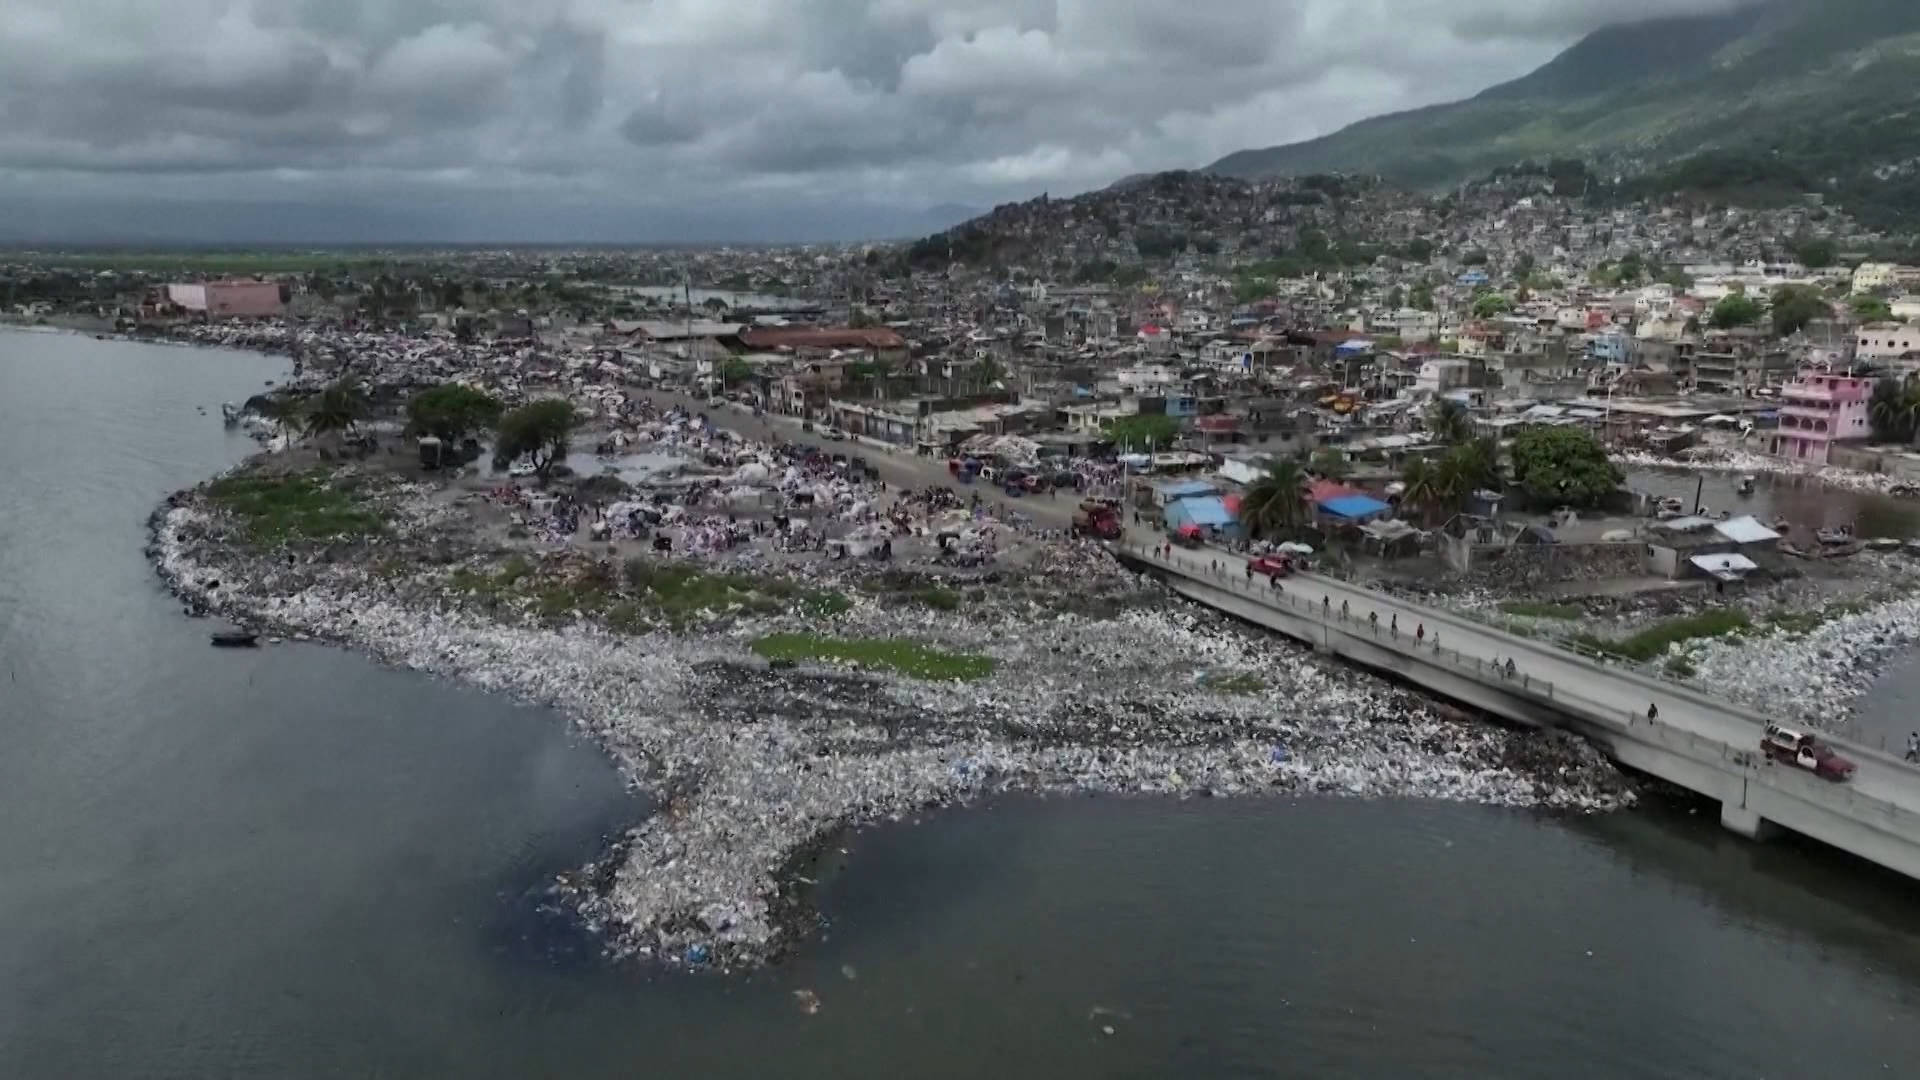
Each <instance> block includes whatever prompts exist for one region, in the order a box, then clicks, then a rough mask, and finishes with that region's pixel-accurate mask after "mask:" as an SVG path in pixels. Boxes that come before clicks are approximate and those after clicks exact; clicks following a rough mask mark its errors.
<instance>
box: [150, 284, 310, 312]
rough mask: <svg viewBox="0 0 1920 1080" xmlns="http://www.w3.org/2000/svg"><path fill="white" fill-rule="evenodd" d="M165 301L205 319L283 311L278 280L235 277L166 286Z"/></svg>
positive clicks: (283, 301)
mask: <svg viewBox="0 0 1920 1080" xmlns="http://www.w3.org/2000/svg"><path fill="white" fill-rule="evenodd" d="M166 303H167V304H168V305H170V306H172V307H174V308H177V309H179V310H180V311H181V312H183V313H185V314H187V315H199V316H204V317H206V318H209V319H270V318H274V317H276V316H278V315H280V314H282V313H283V312H285V310H286V301H285V300H284V299H283V298H282V296H281V293H280V283H279V282H277V281H250V280H242V279H238V278H226V279H222V280H219V281H206V282H184V283H178V284H172V285H168V286H167V288H166Z"/></svg>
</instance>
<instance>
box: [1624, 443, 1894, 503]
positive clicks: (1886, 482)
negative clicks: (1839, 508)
mask: <svg viewBox="0 0 1920 1080" xmlns="http://www.w3.org/2000/svg"><path fill="white" fill-rule="evenodd" d="M1611 456H1612V458H1613V460H1614V461H1615V462H1617V463H1619V464H1620V465H1623V466H1627V467H1631V468H1641V469H1682V470H1686V471H1689V472H1725V473H1748V474H1753V475H1765V476H1793V477H1802V478H1805V479H1810V480H1816V481H1818V482H1820V483H1822V484H1827V485H1829V486H1832V487H1836V488H1842V489H1845V490H1847V491H1861V492H1870V493H1874V494H1880V495H1884V494H1887V493H1888V492H1890V491H1892V490H1893V489H1894V488H1896V487H1901V486H1903V483H1904V482H1903V481H1901V480H1900V479H1899V478H1898V477H1895V476H1889V475H1887V474H1885V473H1869V472H1861V471H1860V470H1858V469H1845V468H1841V467H1840V466H1837V465H1821V466H1807V465H1804V464H1796V463H1795V462H1793V461H1791V460H1789V459H1787V458H1780V457H1774V456H1772V455H1768V454H1755V453H1751V452H1749V451H1745V450H1736V449H1731V448H1726V447H1714V446H1700V447H1694V448H1692V449H1690V450H1685V451H1682V452H1681V453H1680V454H1679V456H1677V457H1668V456H1665V455H1662V454H1650V453H1647V452H1645V451H1641V450H1619V451H1615V452H1614V453H1613V454H1612V455H1611Z"/></svg>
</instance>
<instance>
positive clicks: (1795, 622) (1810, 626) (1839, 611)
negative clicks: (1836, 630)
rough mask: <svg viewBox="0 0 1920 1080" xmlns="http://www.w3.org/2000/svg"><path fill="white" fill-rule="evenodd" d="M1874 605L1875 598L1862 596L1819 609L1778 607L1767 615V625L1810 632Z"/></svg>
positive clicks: (1802, 632) (1799, 632)
mask: <svg viewBox="0 0 1920 1080" xmlns="http://www.w3.org/2000/svg"><path fill="white" fill-rule="evenodd" d="M1873 605H1874V600H1873V599H1872V598H1868V597H1862V598H1860V599H1856V600H1841V601H1837V602H1835V603H1832V604H1828V605H1827V606H1826V607H1823V608H1821V609H1820V610H1818V611H1789V610H1788V609H1786V608H1776V609H1775V610H1774V611H1772V612H1770V613H1769V614H1768V615H1767V627H1768V628H1769V629H1773V630H1783V631H1785V632H1787V633H1789V634H1810V633H1812V632H1814V631H1815V630H1818V629H1820V628H1821V627H1822V626H1825V625H1826V624H1828V623H1830V622H1832V621H1834V620H1835V619H1841V618H1845V617H1846V616H1848V615H1858V614H1860V613H1861V612H1863V611H1865V610H1867V609H1868V608H1870V607H1872V606H1873Z"/></svg>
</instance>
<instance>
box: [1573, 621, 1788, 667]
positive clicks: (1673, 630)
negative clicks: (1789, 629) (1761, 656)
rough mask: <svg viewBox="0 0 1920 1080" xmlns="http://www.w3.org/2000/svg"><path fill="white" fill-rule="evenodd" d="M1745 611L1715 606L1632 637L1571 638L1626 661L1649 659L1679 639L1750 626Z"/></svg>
mask: <svg viewBox="0 0 1920 1080" xmlns="http://www.w3.org/2000/svg"><path fill="white" fill-rule="evenodd" d="M1752 625H1753V621H1752V620H1751V619H1749V618H1747V613H1746V612H1744V611H1740V610H1738V609H1735V608H1717V609H1715V610H1712V611H1703V612H1701V613H1699V614H1698V615H1688V616H1686V617H1685V618H1680V619H1669V620H1667V621H1666V622H1662V623H1656V624H1654V625H1653V626H1649V627H1647V628H1646V629H1645V630H1642V631H1640V632H1639V633H1637V634H1635V635H1633V636H1632V637H1627V638H1620V639H1618V640H1612V639H1608V638H1603V637H1596V636H1594V635H1592V634H1580V635H1577V636H1576V637H1575V638H1574V639H1573V640H1574V641H1576V642H1577V643H1579V644H1581V645H1584V646H1586V647H1587V648H1589V649H1593V650H1594V651H1596V652H1602V653H1606V654H1608V655H1610V656H1618V657H1620V658H1622V659H1626V660H1638V661H1643V662H1644V661H1647V660H1652V659H1654V658H1655V657H1657V656H1659V655H1660V654H1662V653H1664V652H1666V651H1667V650H1668V649H1669V648H1671V647H1672V646H1674V645H1676V644H1678V643H1680V642H1682V641H1695V640H1698V639H1702V638H1717V637H1726V636H1728V635H1730V634H1738V633H1741V632H1743V631H1745V630H1747V629H1749V628H1750V627H1752Z"/></svg>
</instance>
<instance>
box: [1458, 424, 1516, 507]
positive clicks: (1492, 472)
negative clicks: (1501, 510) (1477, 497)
mask: <svg viewBox="0 0 1920 1080" xmlns="http://www.w3.org/2000/svg"><path fill="white" fill-rule="evenodd" d="M1447 456H1448V457H1449V458H1453V459H1456V461H1457V464H1458V467H1459V470H1460V479H1461V482H1462V483H1464V484H1466V485H1467V488H1466V490H1465V491H1462V492H1460V493H1459V494H1461V495H1462V496H1465V495H1470V494H1472V493H1473V492H1475V491H1478V490H1480V489H1482V488H1485V489H1486V490H1488V491H1499V490H1500V489H1501V488H1503V487H1505V486H1506V477H1505V476H1504V475H1503V474H1502V471H1501V468H1500V440H1498V439H1495V438H1492V437H1491V436H1489V437H1487V438H1481V439H1474V440H1472V441H1471V442H1466V443H1462V444H1460V445H1459V446H1456V447H1454V448H1453V451H1452V452H1451V453H1449V454H1448V455H1447Z"/></svg>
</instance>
